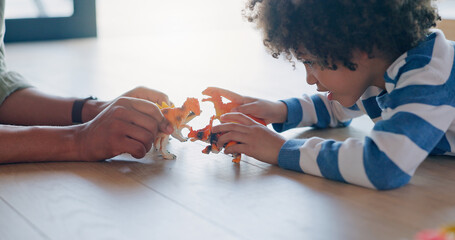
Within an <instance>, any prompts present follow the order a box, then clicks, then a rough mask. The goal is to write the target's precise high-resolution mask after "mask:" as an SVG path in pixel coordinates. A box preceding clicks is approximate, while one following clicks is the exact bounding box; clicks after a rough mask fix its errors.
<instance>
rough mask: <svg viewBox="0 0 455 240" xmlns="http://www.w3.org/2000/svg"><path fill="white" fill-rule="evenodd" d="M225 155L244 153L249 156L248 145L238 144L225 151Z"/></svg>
mask: <svg viewBox="0 0 455 240" xmlns="http://www.w3.org/2000/svg"><path fill="white" fill-rule="evenodd" d="M224 153H225V154H234V153H243V154H246V155H249V154H248V145H247V144H242V143H237V144H234V145H231V146H229V147H226V148H225V149H224Z"/></svg>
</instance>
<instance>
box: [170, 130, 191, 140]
mask: <svg viewBox="0 0 455 240" xmlns="http://www.w3.org/2000/svg"><path fill="white" fill-rule="evenodd" d="M181 131H182V130H181V129H174V132H173V133H172V136H173V137H175V138H176V139H178V140H179V141H180V142H186V141H187V140H188V138H186V137H184V136H183V135H182V132H181Z"/></svg>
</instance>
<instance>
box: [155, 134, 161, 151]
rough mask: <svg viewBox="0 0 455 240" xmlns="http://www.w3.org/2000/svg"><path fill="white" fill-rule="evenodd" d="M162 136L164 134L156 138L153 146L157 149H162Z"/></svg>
mask: <svg viewBox="0 0 455 240" xmlns="http://www.w3.org/2000/svg"><path fill="white" fill-rule="evenodd" d="M161 138H162V136H158V137H156V138H155V142H153V148H155V151H160V149H161Z"/></svg>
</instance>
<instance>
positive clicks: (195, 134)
mask: <svg viewBox="0 0 455 240" xmlns="http://www.w3.org/2000/svg"><path fill="white" fill-rule="evenodd" d="M202 94H204V95H207V96H210V98H205V99H202V101H203V102H206V101H209V102H212V103H213V106H214V107H215V112H216V114H215V115H214V116H212V117H211V118H210V123H209V124H208V125H207V126H206V127H204V128H202V129H199V130H193V129H192V128H190V133H189V134H188V138H190V139H191V141H196V140H200V141H203V142H206V143H209V144H210V145H209V146H207V147H206V148H205V149H204V150H202V152H203V153H205V154H209V153H210V152H213V153H218V152H220V151H221V149H220V148H218V147H217V145H216V143H217V141H218V137H219V136H221V133H212V126H213V120H214V119H218V120H219V119H220V116H221V115H223V114H225V113H228V112H231V110H232V109H233V108H235V107H238V106H240V105H241V104H242V103H239V102H236V101H235V100H236V98H237V97H238V96H235V95H232V96H231V95H229V94H228V93H227V94H224V95H223V96H222V95H221V93H220V89H219V88H215V87H209V88H207V89H205V90H204V91H203V92H202ZM226 95H228V96H226ZM222 97H225V98H226V99H228V100H230V102H228V103H223V100H222ZM248 116H249V117H251V118H252V119H253V120H255V121H256V122H258V123H261V124H263V125H266V123H265V121H264V120H262V119H259V118H256V117H253V116H251V115H248ZM234 144H237V142H234V141H231V142H228V143H227V144H226V145H225V146H224V147H228V146H231V145H234ZM233 156H234V159H232V162H234V163H239V162H240V158H241V154H239V153H236V154H233Z"/></svg>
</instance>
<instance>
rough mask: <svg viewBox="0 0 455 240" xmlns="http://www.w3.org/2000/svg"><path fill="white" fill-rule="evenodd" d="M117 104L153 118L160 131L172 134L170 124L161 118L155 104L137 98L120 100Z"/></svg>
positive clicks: (161, 115)
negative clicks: (130, 107)
mask: <svg viewBox="0 0 455 240" xmlns="http://www.w3.org/2000/svg"><path fill="white" fill-rule="evenodd" d="M118 102H120V104H124V105H131V106H132V107H133V108H134V109H136V110H137V111H139V112H141V113H143V114H145V115H147V116H148V117H151V118H153V119H154V120H155V121H156V122H157V123H158V127H159V129H160V131H162V132H164V133H168V134H170V133H172V132H173V128H172V125H171V123H170V122H169V121H168V120H167V119H166V118H165V117H164V116H163V114H162V113H161V111H160V109H159V108H158V106H156V105H155V104H153V103H151V102H149V101H146V100H142V99H137V98H120V99H119V100H118Z"/></svg>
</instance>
